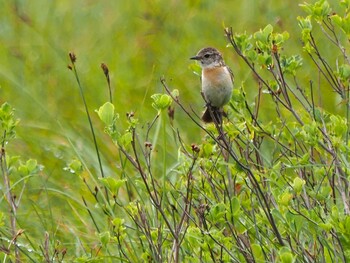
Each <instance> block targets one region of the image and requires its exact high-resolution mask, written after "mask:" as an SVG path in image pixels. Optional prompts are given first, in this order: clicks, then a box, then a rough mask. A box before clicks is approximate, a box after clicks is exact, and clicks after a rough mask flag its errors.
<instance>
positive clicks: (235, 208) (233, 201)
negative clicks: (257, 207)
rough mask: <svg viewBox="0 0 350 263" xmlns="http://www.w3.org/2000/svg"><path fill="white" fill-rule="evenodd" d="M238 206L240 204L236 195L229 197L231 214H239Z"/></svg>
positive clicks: (239, 206)
mask: <svg viewBox="0 0 350 263" xmlns="http://www.w3.org/2000/svg"><path fill="white" fill-rule="evenodd" d="M240 208H241V205H240V203H239V200H238V198H237V197H236V196H234V197H233V198H232V199H231V213H232V215H233V216H236V215H238V214H239V212H240Z"/></svg>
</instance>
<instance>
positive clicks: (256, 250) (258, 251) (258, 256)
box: [251, 243, 266, 263]
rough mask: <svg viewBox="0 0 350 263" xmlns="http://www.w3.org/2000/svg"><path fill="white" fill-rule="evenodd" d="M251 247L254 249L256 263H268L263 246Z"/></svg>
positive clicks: (253, 245)
mask: <svg viewBox="0 0 350 263" xmlns="http://www.w3.org/2000/svg"><path fill="white" fill-rule="evenodd" d="M251 247H252V252H253V255H254V259H255V262H261V263H263V262H266V261H265V257H264V253H263V252H262V248H261V245H259V244H255V243H254V244H252V245H251Z"/></svg>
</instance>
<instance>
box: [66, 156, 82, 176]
mask: <svg viewBox="0 0 350 263" xmlns="http://www.w3.org/2000/svg"><path fill="white" fill-rule="evenodd" d="M63 169H64V170H66V171H69V172H70V173H72V174H80V173H81V172H82V171H83V165H82V163H81V162H80V161H79V160H77V159H73V160H72V161H71V162H70V163H69V164H68V165H67V166H66V167H65V168H63Z"/></svg>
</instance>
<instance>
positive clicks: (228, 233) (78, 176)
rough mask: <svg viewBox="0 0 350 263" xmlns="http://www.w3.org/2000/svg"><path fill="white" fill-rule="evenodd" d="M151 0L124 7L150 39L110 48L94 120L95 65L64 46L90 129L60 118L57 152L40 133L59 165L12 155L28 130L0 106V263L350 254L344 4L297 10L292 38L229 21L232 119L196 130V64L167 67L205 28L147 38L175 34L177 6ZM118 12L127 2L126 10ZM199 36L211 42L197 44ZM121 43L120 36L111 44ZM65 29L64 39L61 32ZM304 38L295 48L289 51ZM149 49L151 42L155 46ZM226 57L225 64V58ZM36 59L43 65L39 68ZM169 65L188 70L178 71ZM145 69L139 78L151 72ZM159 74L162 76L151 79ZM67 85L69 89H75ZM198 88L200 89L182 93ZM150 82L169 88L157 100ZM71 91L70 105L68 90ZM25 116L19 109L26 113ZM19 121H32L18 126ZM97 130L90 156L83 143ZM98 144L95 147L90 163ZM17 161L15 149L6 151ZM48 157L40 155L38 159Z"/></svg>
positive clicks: (349, 73)
mask: <svg viewBox="0 0 350 263" xmlns="http://www.w3.org/2000/svg"><path fill="white" fill-rule="evenodd" d="M175 2H176V1H175ZM184 2H185V1H184ZM147 4H150V5H152V6H151V7H148V6H147V8H148V9H147V12H142V11H143V9H142V7H143V5H146V4H144V3H140V5H137V6H135V7H132V8H131V9H130V10H129V12H126V14H127V15H130V14H133V13H136V14H137V15H138V17H139V19H140V18H142V19H143V20H142V25H141V23H140V22H138V23H136V22H134V23H135V24H132V22H131V21H134V20H131V19H130V21H129V20H128V19H122V18H120V19H121V21H122V22H125V27H126V28H128V33H130V32H136V31H135V30H138V28H139V27H140V28H141V29H142V30H145V29H147V30H146V31H145V32H147V33H146V34H145V35H142V37H141V38H139V39H137V41H126V40H125V41H126V42H127V43H129V44H128V45H124V46H123V45H119V44H118V45H117V47H118V50H117V51H116V53H115V55H116V56H115V57H118V58H117V59H116V61H118V62H117V63H116V64H117V65H118V68H117V67H116V68H117V70H116V71H115V72H116V74H117V75H118V76H116V78H114V76H113V74H112V72H114V70H111V71H109V69H108V67H107V66H106V64H103V65H104V67H103V73H104V75H105V77H106V80H107V85H108V88H109V90H111V89H110V88H111V87H115V86H116V92H115V94H116V95H115V97H116V98H113V96H110V98H109V99H110V101H109V102H105V103H103V102H102V101H104V100H105V97H106V96H104V95H101V94H103V92H101V89H96V90H98V95H96V96H94V95H92V96H93V101H94V107H95V108H96V106H95V105H102V106H100V107H99V108H98V109H97V110H96V111H95V113H96V114H94V115H92V116H90V115H89V111H88V109H89V106H90V101H91V98H90V99H89V96H90V94H92V92H93V91H91V89H89V86H90V87H95V86H96V87H100V86H101V84H100V83H98V84H97V83H96V82H98V81H97V80H99V79H100V77H96V76H98V75H94V70H92V69H86V68H85V67H86V65H88V64H90V62H89V61H86V60H85V61H83V62H80V57H78V58H79V59H78V58H77V57H76V56H75V55H74V56H73V55H72V54H73V53H71V55H70V59H71V61H70V62H71V65H69V69H71V70H72V71H73V74H74V77H75V80H76V81H77V84H78V86H79V90H80V92H81V95H83V96H82V98H83V103H84V104H82V105H83V106H84V107H85V114H87V115H88V120H89V124H90V125H91V126H90V133H88V132H87V131H86V130H85V128H81V127H84V126H88V125H87V124H86V123H83V122H81V123H80V121H79V123H80V124H79V125H76V126H74V128H72V129H71V130H66V129H65V127H66V125H65V124H63V125H59V126H60V128H61V129H63V133H64V135H65V137H66V139H65V140H62V138H61V137H59V136H58V135H56V136H57V137H59V138H54V142H53V143H52V144H51V143H50V140H44V138H45V139H46V138H48V137H42V138H41V136H40V134H42V131H41V132H40V134H39V129H38V130H37V132H38V134H37V135H36V136H37V137H40V138H41V140H43V141H44V142H41V144H39V146H37V147H38V148H40V147H42V150H43V151H48V152H50V153H52V152H53V153H55V155H54V156H55V158H52V157H51V159H55V160H57V163H55V165H53V164H52V161H51V162H48V161H47V162H44V163H45V167H49V168H46V169H45V170H43V166H42V165H40V164H39V163H42V161H41V160H40V161H39V162H38V161H36V160H34V159H30V158H29V157H27V158H26V160H25V161H23V160H22V158H23V156H26V154H22V147H23V145H22V143H21V142H22V141H21V138H16V132H17V129H20V128H21V127H23V126H20V127H17V125H18V119H16V118H15V117H14V110H13V108H12V107H11V106H10V105H9V104H7V103H4V104H3V105H2V106H1V108H0V123H1V136H2V152H1V156H0V163H1V172H2V177H3V178H4V180H3V181H4V184H3V185H1V186H2V187H1V189H2V193H3V197H2V198H1V199H0V200H1V203H0V205H1V208H2V209H1V213H0V230H1V247H2V248H3V251H5V253H4V255H1V256H0V259H1V260H2V261H4V262H5V261H32V262H53V261H57V262H65V261H72V262H139V261H145V262H286V263H291V262H337V261H339V262H340V261H342V262H345V261H348V260H350V249H349V248H350V234H349V233H350V204H349V200H348V198H347V197H348V196H349V190H348V189H349V180H348V179H349V169H350V166H349V151H350V148H349V147H350V143H349V131H350V105H349V97H350V96H349V88H350V87H349V85H350V81H349V79H350V63H349V58H348V39H349V28H350V26H349V8H350V2H349V1H341V2H340V3H339V5H335V6H333V5H332V3H331V2H328V1H325V0H321V1H316V2H314V3H304V4H302V5H300V6H301V9H302V10H304V12H305V13H306V15H305V17H302V16H298V18H297V20H296V21H294V22H295V25H298V26H299V31H300V35H296V34H295V32H292V31H289V26H291V25H289V24H285V25H284V26H281V25H278V24H277V23H276V24H274V25H272V24H271V23H272V22H271V21H267V23H270V24H268V25H267V26H261V24H260V25H259V26H255V28H259V27H261V29H259V30H257V31H256V32H252V33H247V32H249V31H251V29H250V28H245V27H243V28H244V29H245V31H246V32H243V33H242V32H237V28H242V27H240V26H236V27H235V29H234V30H233V29H231V28H226V29H225V36H226V38H227V42H228V44H227V46H228V47H229V49H228V52H232V53H233V54H235V55H234V58H235V63H237V64H235V66H234V67H233V71H234V73H235V76H236V80H235V89H234V91H233V95H232V99H231V101H230V104H229V105H227V106H226V107H225V112H226V113H227V114H226V115H227V118H224V122H223V124H222V125H219V124H217V123H216V124H215V123H214V124H207V125H204V124H202V123H201V121H200V120H199V118H198V116H199V115H200V114H198V113H197V112H196V111H197V110H198V109H199V107H198V108H196V107H197V106H195V104H191V105H190V106H188V103H187V102H188V101H192V102H193V101H196V102H197V101H201V100H200V99H199V98H200V94H199V91H198V90H199V85H200V84H199V82H198V78H197V77H196V76H194V75H200V68H199V67H198V65H197V64H190V62H188V64H186V63H185V64H186V65H189V66H188V68H187V67H186V66H184V65H185V64H184V62H183V57H185V56H184V54H182V55H181V60H180V61H181V62H176V61H177V57H178V56H179V55H178V54H179V53H177V52H179V50H180V49H181V50H182V51H181V52H184V53H185V52H187V53H189V54H190V53H191V52H193V51H194V50H198V48H195V47H194V45H197V43H199V42H200V43H201V44H200V45H203V39H204V38H206V37H209V36H210V35H211V33H212V32H211V31H210V30H208V28H206V27H204V28H205V29H206V30H204V31H203V26H201V27H199V26H198V25H197V26H195V25H192V24H195V23H187V24H186V27H189V28H192V27H193V31H192V32H197V31H199V33H197V34H196V35H195V36H194V37H193V38H190V37H189V36H187V35H186V32H187V31H185V30H182V29H181V34H180V35H181V36H183V38H185V39H186V41H187V42H190V43H192V46H191V47H190V48H187V49H188V50H186V44H184V43H182V44H180V40H178V41H179V42H176V41H174V38H169V39H171V40H172V41H169V39H168V41H169V42H166V41H163V40H164V39H163V38H162V39H153V35H152V34H153V32H158V33H159V32H162V35H164V34H169V35H173V34H174V35H176V36H179V35H178V34H179V33H178V31H177V30H178V29H177V28H178V27H179V28H180V26H179V25H172V24H169V23H167V20H166V19H167V18H166V17H167V15H169V13H166V11H165V10H167V9H168V8H169V6H168V5H173V4H172V3H167V4H166V5H165V4H164V5H162V4H161V3H148V2H147ZM52 5H54V4H52ZM101 5H102V4H101ZM111 5H113V4H111ZM115 5H118V4H115ZM178 5H179V6H180V7H178V8H179V9H176V10H174V11H178V10H181V11H184V10H185V11H186V10H191V12H189V14H186V15H187V16H186V17H187V18H188V19H190V17H191V16H192V12H195V11H198V10H199V11H198V13H204V14H206V15H205V16H204V17H203V21H204V20H208V19H210V18H211V17H212V14H214V13H215V10H216V12H218V14H220V17H222V13H223V12H222V10H221V11H220V12H219V11H217V10H218V9H215V7H216V8H220V7H222V8H224V9H225V10H226V9H228V10H230V15H232V10H231V9H229V8H227V7H226V5H222V6H221V5H219V4H217V5H216V4H213V3H212V2H210V1H207V2H206V1H204V2H201V1H192V2H191V1H190V2H188V3H187V2H186V3H181V4H180V3H178ZM181 5H186V8H184V7H183V6H182V8H181ZM241 5H242V6H244V3H242V4H241ZM276 5H277V3H276ZM63 6H64V5H63ZM140 6H141V7H140ZM16 7H17V6H16ZM97 7H98V6H97ZM165 7H166V8H165ZM123 8H125V9H127V8H128V4H125V6H123ZM170 9H172V8H170ZM14 10H15V11H13V12H17V13H18V14H17V13H16V15H17V16H18V17H19V18H18V19H21V20H23V21H24V22H23V23H26V24H27V26H28V27H32V26H33V27H34V26H36V25H35V23H34V22H32V21H31V20H28V18H26V16H25V15H23V14H22V13H21V12H22V11H21V10H18V9H14ZM123 10H124V9H123ZM145 10H146V9H145ZM207 10H209V11H207ZM242 10H246V9H242ZM334 10H337V12H335V11H334ZM338 10H339V11H338ZM131 11H132V12H131ZM178 12H179V11H178ZM288 12H289V11H288ZM120 13H123V12H120ZM182 13H183V12H181V14H182ZM208 14H210V16H208ZM117 15H118V14H114V13H113V14H112V16H113V17H114V16H117ZM245 15H247V16H248V15H251V14H245ZM17 16H16V17H17ZM184 16H185V14H184ZM253 17H254V16H253ZM220 19H221V18H220ZM76 20H79V19H78V18H76ZM184 20H186V19H184ZM16 21H17V20H16ZM35 22H38V21H35ZM85 22H86V21H85ZM180 22H181V21H179V23H180ZM281 23H282V22H281ZM214 24H215V23H214ZM225 24H227V23H225ZM264 24H265V23H264ZM282 24H283V23H282ZM208 25H209V24H208ZM111 27H112V26H111ZM199 28H200V29H201V30H198V29H199ZM214 28H215V29H217V27H214ZM37 29H38V28H36V30H37ZM285 29H287V30H288V31H289V32H287V31H285ZM4 30H6V29H4ZM118 30H123V28H118ZM142 30H141V31H142ZM34 31H35V30H34ZM207 31H210V33H208V35H207V36H206V35H205V34H207V33H206V32H207ZM14 32H15V31H14ZM137 32H138V31H137ZM142 32H143V31H142ZM0 33H1V32H0ZM79 33H82V34H84V32H79ZM88 33H89V34H91V32H90V31H89V32H88ZM24 34H25V33H24ZM135 34H136V33H135ZM143 34H144V33H143ZM198 34H199V35H200V37H201V39H200V40H197V38H198V36H199V35H198ZM106 35H108V38H113V39H109V41H110V42H113V40H116V39H114V36H113V34H107V33H106ZM129 35H130V34H129ZM129 35H128V34H122V33H118V36H117V37H116V38H128V37H129ZM188 35H191V34H188ZM64 36H65V38H66V41H69V35H67V34H66V35H64ZM158 36H159V37H161V34H158ZM176 36H175V38H176ZM71 37H72V36H71ZM299 38H301V40H302V44H301V45H300V44H299V45H296V44H295V43H298V41H299ZM189 39H192V40H193V41H189ZM94 41H96V43H98V45H96V46H94V47H95V48H90V49H87V50H91V55H92V54H94V53H93V52H94V51H96V49H98V46H100V45H103V43H101V42H104V41H98V40H96V39H94ZM195 41H198V42H195ZM126 42H125V43H126ZM153 42H157V43H160V44H158V45H159V46H157V45H156V43H155V44H154V45H151V44H150V43H153ZM175 42H176V43H175ZM291 42H292V44H291ZM326 42H327V43H328V42H329V43H330V44H331V45H330V47H331V49H329V48H328V46H327V44H326ZM39 43H41V41H40V42H39ZM50 43H56V42H55V41H50ZM78 43H80V41H79V42H78ZM125 43H124V44H125ZM135 43H137V44H135ZM170 44H171V45H170ZM294 44H295V45H294ZM113 45H115V44H113ZM136 45H140V46H137V48H136V50H137V51H138V52H136V51H135V50H134V49H131V50H132V51H133V52H128V53H127V52H126V51H125V52H124V50H128V49H129V48H130V46H133V48H135V47H136ZM150 47H152V48H150ZM160 47H161V48H160ZM113 48H115V46H113ZM165 48H166V49H165ZM192 49H193V50H192ZM155 50H163V51H164V52H163V53H162V56H159V57H158V56H154V54H155V53H156V51H155ZM183 50H186V51H183ZM300 50H302V51H301V52H299V51H300ZM1 51H2V50H0V52H1ZM121 51H123V52H121ZM2 52H3V51H2ZM12 52H14V53H16V50H15V49H13V50H12ZM20 53H21V52H20ZM82 53H84V52H82ZM16 54H17V55H18V57H19V58H20V57H21V54H18V53H16ZM43 54H46V53H45V52H43ZM228 54H229V53H228ZM124 56H125V58H124V59H122V60H119V59H120V58H121V57H124ZM186 56H187V55H186ZM189 56H190V55H188V57H189ZM224 57H225V61H226V63H227V64H231V63H230V62H231V61H230V60H229V58H230V56H226V55H224ZM73 58H74V59H73ZM156 58H157V59H158V60H159V61H157V63H158V62H159V65H161V66H160V67H161V72H159V71H158V70H159V68H158V64H157V67H156V66H155V64H152V67H150V66H149V64H148V63H150V61H151V63H155V62H154V61H155V60H156ZM82 60H84V58H82ZM28 61H31V58H28ZM120 61H123V63H121V62H120ZM160 61H162V62H160ZM164 61H165V62H164ZM88 62H89V63H88ZM146 62H147V63H146ZM27 63H29V62H27ZM37 63H38V62H37ZM162 63H163V64H162ZM166 63H169V64H166ZM130 64H135V65H137V67H135V69H136V70H135V71H134V70H130V68H129V69H124V66H123V67H122V66H120V65H130ZM82 65H83V66H82ZM145 65H146V66H145ZM165 65H169V68H171V69H167V68H168V67H167V66H165ZM237 65H238V66H237ZM32 66H33V67H34V68H35V69H36V70H38V69H37V68H36V67H37V66H38V65H36V64H35V65H32ZM42 66H43V65H42ZM43 67H44V66H43ZM80 67H82V68H84V69H81V68H80ZM125 67H126V66H125ZM178 67H179V68H181V69H185V70H187V72H190V73H191V71H192V72H193V73H194V75H191V74H189V76H185V74H183V72H182V71H181V70H179V71H175V69H176V68H178ZM172 70H174V72H173V71H172ZM78 72H79V76H78V74H77V73H78ZM80 72H82V73H80ZM142 72H147V77H145V75H142V74H141V73H142ZM65 74H67V72H65ZM109 74H111V76H110V75H109ZM4 75H5V76H7V78H6V79H7V81H6V82H11V81H10V80H11V77H9V76H10V75H6V74H4ZM49 75H50V74H49ZM158 75H159V76H160V75H165V77H164V78H163V77H162V78H161V79H160V80H158ZM80 76H81V79H82V81H81V80H80V78H79V77H80ZM154 76H157V77H154ZM237 76H238V77H237ZM247 76H248V77H247ZM251 76H253V77H251ZM48 79H50V77H48ZM115 79H117V80H115ZM145 79H147V80H146V81H145ZM192 79H193V82H191V81H192ZM50 81H52V82H54V81H53V80H50ZM113 81H115V82H116V83H113ZM23 83H26V82H25V81H23ZM68 83H69V85H67V86H71V85H72V83H71V80H70V82H68ZM7 84H8V83H7ZM87 84H88V85H87ZM52 85H54V84H52ZM195 85H197V86H198V88H197V89H195V88H192V86H193V87H194V86H195ZM63 86H64V85H63ZM184 86H185V88H183V87H184ZM51 87H52V86H50V85H47V88H48V89H50V88H51ZM135 87H137V88H139V89H140V90H142V91H143V92H142V94H141V93H140V92H139V90H136V88H135ZM151 87H156V88H154V89H153V88H151ZM160 89H162V90H163V91H164V93H159V90H160ZM150 90H151V91H150ZM252 91H254V92H252ZM55 92H56V93H55V96H57V97H60V96H61V93H60V90H59V89H57V90H55ZM69 92H70V93H71V94H72V97H74V96H75V95H74V94H75V90H74V89H71V90H70V91H69ZM76 92H77V93H78V89H77V90H76ZM149 92H152V93H154V94H153V95H150V94H149ZM318 93H319V94H318ZM93 94H95V93H93ZM140 94H141V95H140ZM328 94H332V96H330V97H331V98H334V96H336V99H337V102H336V103H334V101H333V102H332V100H331V99H329V100H330V101H331V102H330V103H331V105H332V107H333V108H334V107H335V106H334V105H337V106H336V107H337V109H333V108H332V107H331V110H330V109H329V108H327V107H324V105H323V100H326V99H328ZM105 95H106V94H105ZM48 97H50V96H48ZM67 97H69V96H67V94H65V95H64V98H65V99H67ZM50 98H51V97H50ZM112 99H113V100H112ZM77 101H78V100H77ZM112 101H113V102H114V103H112ZM339 102H340V103H339ZM71 104H72V105H69V106H68V107H71V111H69V113H67V116H69V117H70V116H75V115H79V114H80V111H79V110H77V108H80V107H81V106H80V104H78V103H76V102H74V103H71ZM25 106H27V107H29V106H28V105H23V107H25ZM97 107H98V106H97ZM152 107H153V108H154V109H155V110H156V113H155V111H154V110H153V111H152ZM16 108H18V107H16ZM326 108H327V109H326ZM129 109H130V110H129ZM63 110H64V109H62V111H63ZM126 111H127V113H126V114H124V113H125V112H126ZM28 112H31V111H30V110H28ZM50 114H51V113H50ZM44 115H45V116H47V115H49V114H46V113H45V114H44ZM52 115H55V114H52ZM29 116H30V114H29V113H28V115H27V116H26V117H29ZM72 118H73V117H72ZM72 122H73V121H72ZM22 123H23V122H21V124H22ZM24 123H25V124H27V123H29V122H27V119H26V118H24ZM74 124H75V123H74ZM50 125H52V124H50ZM24 126H25V125H24ZM79 127H80V128H81V129H79ZM93 127H95V129H93ZM50 128H51V130H54V129H55V128H54V127H50ZM15 129H16V130H15ZM43 130H45V129H43ZM57 133H58V132H57ZM22 134H23V133H22ZM91 134H92V135H93V140H94V146H95V149H94V148H93V147H91V146H89V144H90V137H89V135H91ZM24 135H26V134H25V133H24ZM22 136H23V135H22ZM85 137H86V138H85ZM96 138H97V139H96ZM67 142H68V143H67ZM101 142H103V143H101ZM62 145H64V146H62ZM11 147H12V148H11ZM67 148H71V151H67ZM95 151H97V153H99V152H100V153H101V156H100V155H99V154H98V160H96V158H95V157H96V155H95ZM11 152H15V154H21V156H12V155H9V153H11ZM45 153H46V152H45ZM45 153H44V154H43V155H45ZM46 154H47V153H46ZM47 155H48V157H47V158H48V159H49V157H50V154H47ZM100 157H101V158H100ZM42 158H43V160H46V159H45V158H46V156H44V157H42ZM46 163H47V165H46ZM64 166H65V167H64ZM52 167H54V168H52ZM57 167H58V168H57ZM63 167H64V168H63ZM54 177H57V178H54Z"/></svg>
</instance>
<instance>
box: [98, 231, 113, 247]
mask: <svg viewBox="0 0 350 263" xmlns="http://www.w3.org/2000/svg"><path fill="white" fill-rule="evenodd" d="M99 238H100V242H101V244H102V246H103V247H106V246H107V244H108V243H109V240H110V239H111V234H110V233H109V231H105V232H102V233H99Z"/></svg>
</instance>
